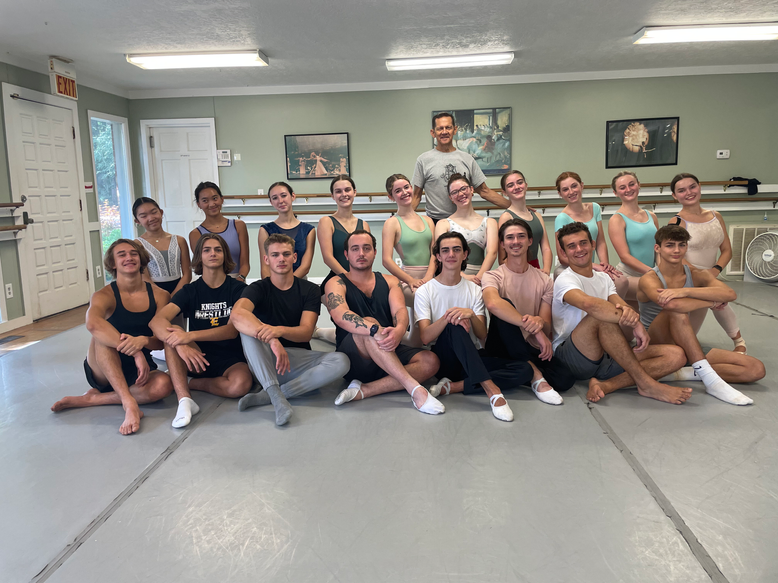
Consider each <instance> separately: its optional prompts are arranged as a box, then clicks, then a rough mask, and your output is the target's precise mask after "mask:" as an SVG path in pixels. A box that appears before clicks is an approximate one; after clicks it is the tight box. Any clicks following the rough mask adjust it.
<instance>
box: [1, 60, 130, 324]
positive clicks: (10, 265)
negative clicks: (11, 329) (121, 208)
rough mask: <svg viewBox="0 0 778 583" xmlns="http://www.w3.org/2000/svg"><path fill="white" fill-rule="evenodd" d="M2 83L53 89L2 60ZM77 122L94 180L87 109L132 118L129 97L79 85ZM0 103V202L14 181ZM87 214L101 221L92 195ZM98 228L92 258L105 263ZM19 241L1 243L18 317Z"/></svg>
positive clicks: (10, 305)
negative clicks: (0, 133)
mask: <svg viewBox="0 0 778 583" xmlns="http://www.w3.org/2000/svg"><path fill="white" fill-rule="evenodd" d="M0 82H6V83H11V84H13V85H19V86H20V87H26V88H28V89H33V90H35V91H40V92H42V93H50V92H51V88H50V84H49V78H48V76H47V75H44V74H41V73H36V72H34V71H29V70H27V69H22V68H20V67H16V66H14V65H8V64H6V63H2V62H0ZM78 97H79V98H78V122H79V133H80V138H81V143H80V148H81V159H82V161H83V167H84V180H85V181H86V182H92V183H94V181H95V179H94V170H93V168H92V153H91V152H92V150H91V144H90V138H89V116H88V115H87V111H88V110H92V111H98V112H100V113H109V114H113V115H117V116H121V117H129V113H130V112H129V100H128V99H126V98H124V97H119V96H117V95H112V94H110V93H106V92H104V91H98V90H97V89H92V88H91V87H86V86H84V85H79V86H78ZM1 108H2V105H1V104H0V114H2V115H0V130H2V133H3V139H2V140H1V141H0V156H2V158H3V162H2V164H0V202H10V201H11V182H10V177H9V171H8V155H7V150H6V144H5V117H4V112H2V110H1ZM86 207H87V208H86V213H85V214H84V215H83V219H84V220H87V221H89V222H92V223H96V222H98V220H99V219H98V214H97V201H96V197H95V196H94V194H93V195H91V196H88V197H87V199H86ZM99 234H100V232H99V230H96V231H90V234H89V244H90V246H91V249H92V257H93V259H94V263H95V265H102V248H101V246H100V236H99ZM16 245H17V244H16V242H14V241H4V242H0V262H1V263H2V270H3V281H5V282H6V283H12V284H13V286H14V290H18V291H17V292H16V293H15V294H14V297H13V299H11V300H6V304H7V310H8V315H7V317H8V319H14V318H18V317H21V316H23V315H24V298H23V296H22V286H21V270H20V267H19V254H18V251H17V246H16ZM91 284H92V289H98V288H100V287H102V286H103V285H105V284H104V280H103V278H102V277H100V278H95V281H93V282H91Z"/></svg>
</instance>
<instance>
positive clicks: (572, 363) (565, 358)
mask: <svg viewBox="0 0 778 583" xmlns="http://www.w3.org/2000/svg"><path fill="white" fill-rule="evenodd" d="M554 356H556V357H557V358H558V359H559V360H561V361H562V362H563V363H565V365H567V368H569V369H570V372H571V373H573V376H574V377H575V378H576V379H577V380H579V381H588V380H589V379H592V378H595V379H598V380H601V381H607V380H608V379H611V378H613V377H615V376H617V375H620V374H621V373H623V372H624V369H623V368H621V366H620V365H619V363H617V362H616V361H615V360H613V359H612V358H611V357H610V355H609V354H608V353H603V355H602V358H600V360H597V361H594V360H589V359H588V358H586V357H585V356H584V355H583V354H581V352H580V351H579V350H578V348H576V346H575V344H573V338H572V337H570V338H568V339H567V340H565V341H564V342H562V344H560V345H559V346H557V349H556V352H554Z"/></svg>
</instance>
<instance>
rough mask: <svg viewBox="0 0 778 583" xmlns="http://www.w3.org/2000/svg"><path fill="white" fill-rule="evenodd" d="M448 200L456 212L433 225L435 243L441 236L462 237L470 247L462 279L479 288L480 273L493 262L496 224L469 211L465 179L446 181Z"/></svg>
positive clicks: (470, 189)
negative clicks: (452, 234)
mask: <svg viewBox="0 0 778 583" xmlns="http://www.w3.org/2000/svg"><path fill="white" fill-rule="evenodd" d="M448 197H449V198H450V199H451V201H452V202H453V203H454V204H455V205H456V206H457V210H456V211H455V212H454V214H453V215H451V216H450V217H449V218H447V219H441V220H440V221H438V224H437V225H435V240H436V241H437V239H438V237H440V236H441V235H442V234H443V233H447V232H448V231H455V232H458V233H462V235H464V237H465V239H466V240H467V243H468V244H469V245H470V255H468V257H467V269H465V271H464V274H463V277H464V278H466V279H469V280H470V281H473V282H475V283H476V284H477V285H481V278H482V277H483V275H484V273H486V272H487V271H489V270H490V269H491V268H492V267H493V266H494V261H495V260H496V259H497V247H498V240H497V221H495V220H494V219H490V218H487V217H482V216H481V215H479V214H478V213H477V212H475V209H474V208H473V185H472V184H470V180H468V179H467V177H466V176H462V175H461V174H453V175H452V176H451V178H449V180H448Z"/></svg>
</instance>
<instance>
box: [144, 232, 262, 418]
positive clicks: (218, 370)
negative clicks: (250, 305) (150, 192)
mask: <svg viewBox="0 0 778 583" xmlns="http://www.w3.org/2000/svg"><path fill="white" fill-rule="evenodd" d="M233 267H235V263H234V261H233V260H232V257H231V255H230V250H229V247H228V246H227V243H226V242H225V241H224V239H222V237H221V236H220V235H216V234H212V233H209V234H206V235H203V236H202V237H200V239H199V240H198V241H197V245H196V246H195V249H194V253H193V260H192V268H193V269H194V272H195V273H196V274H197V275H202V277H201V278H200V279H198V280H196V281H193V282H192V283H188V284H186V285H185V286H184V287H182V288H181V289H180V290H179V291H178V293H176V295H174V296H173V298H172V299H171V300H170V303H169V304H168V305H167V306H165V307H164V308H163V309H162V310H160V312H159V313H158V314H157V315H156V316H155V317H154V319H153V320H152V321H151V324H149V326H150V327H151V329H152V330H153V331H154V334H155V335H156V336H157V338H159V339H160V340H162V341H163V342H164V343H165V360H166V361H167V365H168V374H170V378H171V379H172V381H173V389H174V390H175V392H176V396H177V397H178V411H177V412H176V416H175V419H174V420H173V427H185V426H187V425H189V422H190V421H191V419H192V415H195V414H197V413H198V412H199V411H200V407H199V406H198V405H197V403H195V402H194V400H193V399H192V395H191V393H190V392H189V390H190V389H193V390H196V391H205V392H207V393H211V394H213V395H218V396H219V397H231V398H237V397H242V396H243V395H245V394H246V393H248V391H249V389H250V388H251V384H252V382H253V381H252V378H251V372H250V371H249V367H248V365H247V364H246V359H245V358H244V356H243V348H242V347H241V344H240V338H238V331H237V330H236V329H235V326H233V325H232V324H231V323H230V312H231V311H232V307H233V306H234V305H235V302H237V301H238V300H239V299H240V297H241V295H242V294H243V290H244V289H245V288H246V284H245V283H243V282H242V281H238V280H237V279H234V278H232V277H229V276H228V275H227V274H228V273H230V271H232V269H233ZM179 313H181V314H182V315H183V316H184V317H185V318H188V319H189V332H186V331H184V330H182V329H181V328H180V327H178V326H174V325H173V324H171V321H172V320H173V318H175V317H176V316H177V315H178V314H179ZM187 375H188V376H190V377H192V379H191V380H190V381H188V382H187Z"/></svg>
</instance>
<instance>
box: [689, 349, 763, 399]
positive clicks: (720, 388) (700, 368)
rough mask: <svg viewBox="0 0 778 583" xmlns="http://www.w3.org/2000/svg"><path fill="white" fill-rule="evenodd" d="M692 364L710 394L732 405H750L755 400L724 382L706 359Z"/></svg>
mask: <svg viewBox="0 0 778 583" xmlns="http://www.w3.org/2000/svg"><path fill="white" fill-rule="evenodd" d="M692 366H693V367H694V371H695V372H696V373H697V376H698V377H700V380H701V381H702V383H703V384H704V385H705V390H706V392H707V393H708V394H709V395H713V396H714V397H716V398H717V399H721V400H722V401H724V402H725V403H730V404H732V405H750V404H751V403H753V402H754V401H753V400H752V399H751V398H749V397H746V396H745V395H744V394H743V393H741V392H740V391H738V390H737V389H734V388H732V387H731V386H729V384H727V383H726V382H724V380H723V379H722V378H721V377H720V376H719V375H717V374H716V371H715V370H713V367H712V366H711V365H710V363H709V362H708V361H707V360H706V359H704V358H703V359H702V360H698V361H697V362H695V363H693V364H692Z"/></svg>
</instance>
